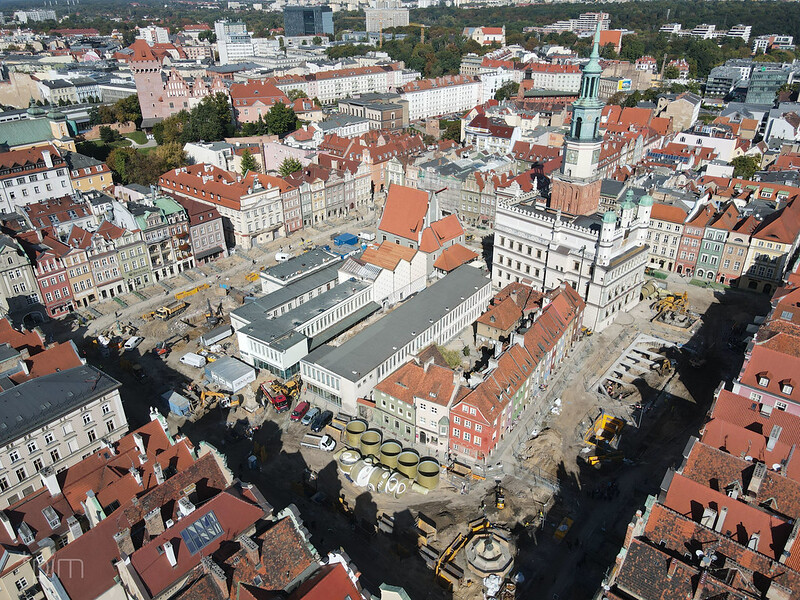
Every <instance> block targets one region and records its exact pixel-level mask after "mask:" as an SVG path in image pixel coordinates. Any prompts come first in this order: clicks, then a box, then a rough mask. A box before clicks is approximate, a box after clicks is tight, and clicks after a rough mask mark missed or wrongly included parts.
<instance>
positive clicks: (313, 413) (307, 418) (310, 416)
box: [300, 406, 319, 425]
mask: <svg viewBox="0 0 800 600" xmlns="http://www.w3.org/2000/svg"><path fill="white" fill-rule="evenodd" d="M317 415H319V409H318V408H317V407H316V406H315V407H314V408H312V409H310V410H309V411H308V412H307V413H306V414H305V415H304V416H303V418H302V419H300V424H301V425H310V424H311V422H312V421H313V420H314V419H315V418H316V417H317Z"/></svg>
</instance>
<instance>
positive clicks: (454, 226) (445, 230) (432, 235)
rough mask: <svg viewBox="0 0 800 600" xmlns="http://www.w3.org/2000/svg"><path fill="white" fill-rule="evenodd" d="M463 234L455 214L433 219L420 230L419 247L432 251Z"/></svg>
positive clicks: (421, 249)
mask: <svg viewBox="0 0 800 600" xmlns="http://www.w3.org/2000/svg"><path fill="white" fill-rule="evenodd" d="M462 235H464V228H463V227H462V226H461V223H460V222H459V220H458V216H456V215H455V214H452V215H447V216H446V217H444V218H442V219H439V220H438V221H434V222H433V223H431V224H430V226H428V227H426V228H425V229H424V230H423V232H422V240H421V241H420V244H419V249H420V251H422V252H426V253H432V252H436V251H437V250H439V248H442V247H443V246H444V245H445V244H447V243H448V242H451V241H453V240H455V239H457V238H458V237H460V236H462Z"/></svg>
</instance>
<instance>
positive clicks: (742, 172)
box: [730, 155, 761, 179]
mask: <svg viewBox="0 0 800 600" xmlns="http://www.w3.org/2000/svg"><path fill="white" fill-rule="evenodd" d="M730 164H731V165H733V176H734V177H741V178H742V179H752V178H753V175H755V174H756V171H758V170H759V169H760V168H761V159H760V158H759V157H758V156H748V155H744V156H737V157H736V158H734V159H733V160H732V161H731V162H730Z"/></svg>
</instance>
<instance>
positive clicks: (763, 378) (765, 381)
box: [756, 373, 769, 387]
mask: <svg viewBox="0 0 800 600" xmlns="http://www.w3.org/2000/svg"><path fill="white" fill-rule="evenodd" d="M756 381H758V385H760V386H761V387H767V386H768V385H769V373H759V374H758V375H757V376H756Z"/></svg>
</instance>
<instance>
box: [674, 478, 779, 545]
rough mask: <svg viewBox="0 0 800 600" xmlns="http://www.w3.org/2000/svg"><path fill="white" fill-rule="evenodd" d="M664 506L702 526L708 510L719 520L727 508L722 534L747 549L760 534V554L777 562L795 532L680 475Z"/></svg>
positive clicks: (763, 512)
mask: <svg viewBox="0 0 800 600" xmlns="http://www.w3.org/2000/svg"><path fill="white" fill-rule="evenodd" d="M664 505H665V506H666V507H668V508H671V509H672V510H674V511H675V512H678V513H680V514H682V515H685V516H687V517H689V518H691V519H692V520H693V521H695V522H698V523H699V522H700V520H701V519H702V517H703V511H704V509H706V508H708V507H713V508H714V510H716V512H717V515H718V517H719V515H720V514H721V511H722V508H723V507H725V508H727V509H728V512H727V516H726V517H725V521H724V523H723V527H722V532H723V533H724V534H725V535H727V536H730V537H733V539H734V540H736V541H737V542H738V543H739V544H742V545H745V546H746V545H747V543H748V542H749V541H750V537H751V536H752V535H753V534H754V533H758V534H759V535H760V540H759V544H758V548H759V551H761V552H763V553H764V554H766V555H767V556H769V557H771V558H774V559H776V560H777V559H779V558H780V556H781V553H782V552H783V548H784V546H785V545H786V541H787V539H788V538H789V534H790V533H791V531H792V525H791V523H790V522H789V520H788V519H785V518H781V517H778V516H777V515H772V514H769V513H767V512H765V511H763V510H761V509H760V508H757V507H755V506H750V505H749V504H745V503H744V502H741V501H739V500H736V499H734V498H731V497H730V496H728V495H727V494H726V493H725V492H719V491H717V490H712V489H711V488H708V487H706V486H704V485H702V484H700V483H697V482H696V481H692V480H691V479H689V478H687V477H684V476H683V475H680V474H677V473H676V474H675V476H674V477H673V478H672V482H671V483H670V486H669V490H667V496H666V499H665V500H664Z"/></svg>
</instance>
